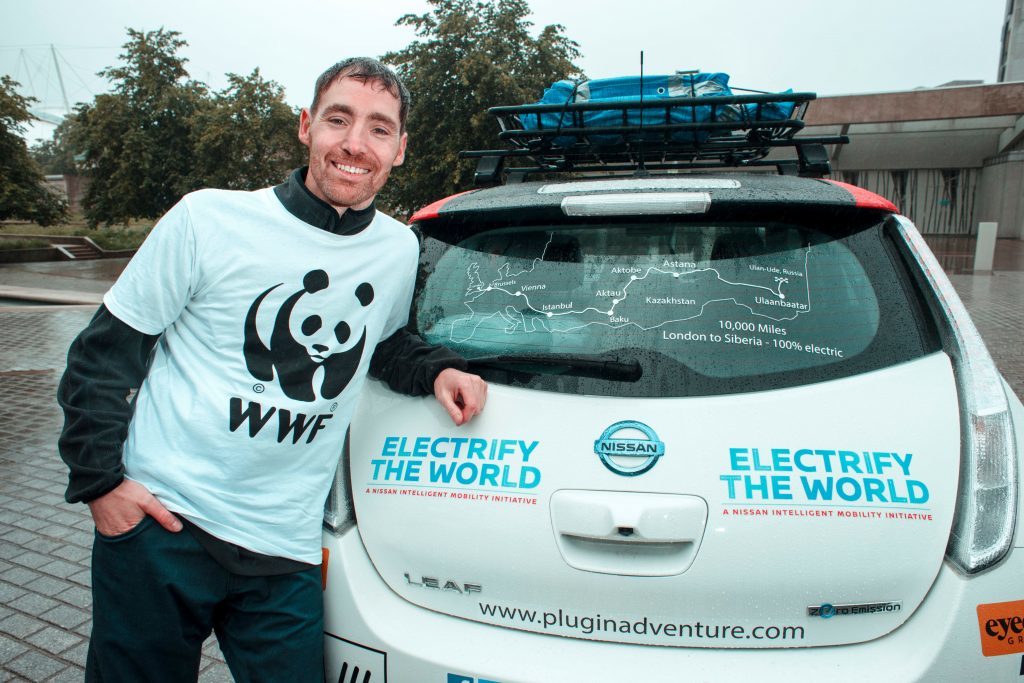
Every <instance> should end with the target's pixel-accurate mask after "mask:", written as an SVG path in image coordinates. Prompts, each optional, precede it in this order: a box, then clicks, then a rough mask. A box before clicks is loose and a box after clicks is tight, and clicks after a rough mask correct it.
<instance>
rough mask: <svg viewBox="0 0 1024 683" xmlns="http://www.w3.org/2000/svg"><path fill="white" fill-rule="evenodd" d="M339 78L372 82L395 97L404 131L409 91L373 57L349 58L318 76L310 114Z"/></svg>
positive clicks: (396, 76)
mask: <svg viewBox="0 0 1024 683" xmlns="http://www.w3.org/2000/svg"><path fill="white" fill-rule="evenodd" d="M339 78H354V79H356V80H357V81H362V82H363V83H367V82H370V81H373V82H374V83H375V84H377V85H379V86H380V87H382V88H384V89H385V90H387V91H388V92H389V93H391V94H392V95H394V96H395V97H397V98H398V101H399V103H400V104H399V108H398V122H399V124H400V125H401V127H402V130H403V131H404V130H405V120H406V118H408V116H409V101H410V98H409V91H408V89H406V87H405V84H404V83H402V80H401V79H400V78H399V77H398V74H396V73H395V72H394V71H392V70H391V69H389V68H388V67H387V66H385V65H384V64H382V63H381V62H379V61H378V60H376V59H374V58H373V57H350V58H349V59H343V60H342V61H340V62H338V63H337V64H335V65H334V66H332V67H331V68H329V69H328V70H327V71H325V72H323V73H322V74H320V78H318V79H316V89H315V90H314V92H313V104H312V105H311V106H310V108H309V111H310V113H315V112H316V108H317V107H318V106H319V105H320V97H321V96H322V95H323V94H324V91H325V90H327V89H328V88H330V87H331V85H332V84H333V83H334V82H335V81H336V80H338V79H339Z"/></svg>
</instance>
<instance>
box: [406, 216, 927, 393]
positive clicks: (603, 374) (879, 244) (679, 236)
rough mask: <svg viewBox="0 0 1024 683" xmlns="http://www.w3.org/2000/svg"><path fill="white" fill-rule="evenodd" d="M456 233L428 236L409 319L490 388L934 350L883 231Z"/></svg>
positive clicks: (734, 387)
mask: <svg viewBox="0 0 1024 683" xmlns="http://www.w3.org/2000/svg"><path fill="white" fill-rule="evenodd" d="M454 242H455V243H454V244H449V243H448V242H447V241H442V240H439V239H437V238H434V237H430V236H429V235H428V236H425V237H424V244H423V263H422V264H421V265H422V266H423V270H422V271H421V277H420V281H419V285H418V287H417V292H416V296H415V300H414V304H413V322H414V326H415V327H416V328H417V330H418V332H419V333H420V334H421V335H422V336H423V337H424V338H425V339H427V340H428V341H430V342H433V343H438V344H444V345H446V346H448V347H450V348H452V349H454V350H456V351H458V352H459V353H461V354H463V355H464V356H466V357H467V358H469V359H471V360H472V361H473V369H474V371H476V372H479V373H481V374H482V375H483V376H484V377H485V378H486V379H488V380H489V381H492V382H501V383H507V384H513V385H521V386H529V387H533V388H536V389H543V390H550V391H562V392H569V393H585V394H595V395H623V396H701V395H713V394H723V393H733V392H743V391H757V390H764V389H771V388H780V387H784V386H793V385H797V384H805V383H811V382H818V381H824V380H828V379H835V378H838V377H844V376H849V375H852V374H856V373H861V372H868V371H871V370H876V369H879V368H882V367H886V366H889V365H892V364H896V363H900V362H904V361H906V360H910V359H912V358H916V357H919V356H921V355H924V354H925V353H928V352H931V351H934V350H937V349H938V344H937V342H935V341H934V340H933V339H931V337H932V335H930V334H927V333H926V332H925V330H927V329H928V327H927V325H926V324H925V323H924V321H923V320H922V318H923V314H922V311H921V309H920V308H919V306H918V305H917V303H916V302H915V301H914V300H913V299H914V297H913V295H912V294H911V292H912V291H913V290H912V287H911V286H910V284H909V280H908V279H907V278H906V276H905V273H902V272H901V270H900V266H899V261H898V259H896V258H894V257H893V256H892V254H893V251H892V250H891V249H889V248H888V247H887V246H886V238H885V235H884V231H883V228H882V226H881V225H879V224H875V225H869V226H861V227H860V228H857V229H851V230H848V231H847V234H840V235H836V229H835V226H828V230H827V231H826V230H824V229H821V228H817V227H815V226H808V225H803V224H799V225H798V224H790V223H780V222H773V223H757V222H714V223H710V224H700V223H666V222H662V223H632V224H623V223H620V224H611V225H609V224H600V225H571V226H566V225H534V226H516V227H498V228H494V229H490V230H484V231H481V232H477V233H475V234H471V235H467V236H465V237H464V238H461V239H456V240H454Z"/></svg>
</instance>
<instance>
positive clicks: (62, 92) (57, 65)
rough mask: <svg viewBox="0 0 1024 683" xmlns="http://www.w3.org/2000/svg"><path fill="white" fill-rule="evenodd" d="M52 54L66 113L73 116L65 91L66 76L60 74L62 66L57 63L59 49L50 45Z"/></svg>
mask: <svg viewBox="0 0 1024 683" xmlns="http://www.w3.org/2000/svg"><path fill="white" fill-rule="evenodd" d="M50 54H51V55H53V68H55V69H56V70H57V82H58V83H60V96H61V97H62V98H64V113H65V114H71V107H70V106H68V94H67V92H65V90H64V76H63V75H61V73H60V64H59V63H58V62H57V49H56V48H55V47H54V46H53V43H50Z"/></svg>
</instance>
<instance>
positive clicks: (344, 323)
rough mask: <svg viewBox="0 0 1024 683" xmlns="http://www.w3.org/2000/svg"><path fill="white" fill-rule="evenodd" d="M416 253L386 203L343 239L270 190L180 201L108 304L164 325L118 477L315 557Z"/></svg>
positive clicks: (133, 318)
mask: <svg viewBox="0 0 1024 683" xmlns="http://www.w3.org/2000/svg"><path fill="white" fill-rule="evenodd" d="M417 254H418V246H417V241H416V238H415V236H414V235H413V234H412V232H411V231H410V230H409V229H408V228H407V227H405V226H404V225H402V224H401V223H399V222H398V221H395V220H393V219H391V218H389V217H387V216H385V215H383V214H381V213H377V214H376V217H375V218H374V220H373V222H372V223H371V224H370V225H369V226H368V227H366V228H365V229H364V230H363V231H361V232H359V233H357V234H355V235H350V236H342V235H334V234H332V233H330V232H327V231H325V230H321V229H319V228H316V227H313V226H311V225H309V224H307V223H305V222H303V221H301V220H299V219H298V218H296V217H294V216H293V215H292V214H290V213H289V212H288V211H287V210H286V209H285V208H284V206H282V205H281V202H280V201H279V200H278V199H277V197H276V196H275V195H274V192H273V190H272V189H265V190H259V191H256V192H228V191H223V190H203V191H200V192H195V193H193V194H190V195H187V196H186V197H184V198H183V199H182V200H181V201H180V202H179V203H178V204H177V205H176V206H175V207H174V208H172V209H171V210H170V211H169V212H168V213H167V215H166V216H164V217H163V219H161V220H160V222H159V223H158V224H157V225H156V227H154V228H153V231H152V233H151V234H150V235H149V237H148V238H147V239H146V241H145V243H144V244H143V245H142V247H141V248H140V249H139V251H138V253H137V254H136V256H135V258H133V259H132V260H131V262H130V263H129V264H128V267H127V268H126V269H125V271H124V273H123V274H122V275H121V277H120V278H119V279H118V281H117V283H116V284H115V285H114V287H113V288H112V289H111V290H110V291H109V292H107V294H106V296H105V297H104V299H103V301H104V303H105V304H106V306H107V308H108V309H109V310H110V312H111V313H113V314H114V315H115V316H117V317H118V318H120V319H121V320H123V321H124V322H126V323H127V324H128V325H130V326H131V327H133V328H135V329H137V330H139V331H140V332H144V333H146V334H154V335H155V334H160V333H163V336H162V337H161V338H160V340H159V342H158V343H157V345H156V348H155V350H154V355H153V358H152V362H151V365H150V368H149V372H148V374H147V375H146V379H145V381H144V382H143V384H142V387H141V388H140V390H139V393H138V397H137V400H136V405H135V413H134V416H133V418H132V421H131V424H130V426H129V430H128V438H127V441H126V442H125V446H124V463H125V469H126V474H127V476H128V477H129V478H130V479H133V480H135V481H138V482H139V483H141V484H142V485H144V486H145V487H146V488H148V489H149V490H150V491H152V492H153V494H154V495H155V496H156V497H157V498H158V499H159V500H160V502H162V503H163V504H164V505H165V506H167V507H168V508H169V509H170V510H172V511H174V512H176V513H179V514H181V515H183V516H185V517H186V518H188V519H189V520H191V521H192V522H194V523H195V524H196V525H198V526H199V527H201V528H202V529H205V530H206V531H208V532H209V533H211V534H213V535H214V536H217V537H218V538H221V539H224V540H226V541H230V542H232V543H236V544H238V545H241V546H243V547H245V548H249V549H250V550H254V551H256V552H259V553H263V554H266V555H272V556H276V557H287V558H291V559H295V560H300V561H303V562H309V563H314V564H318V563H319V562H320V554H321V553H320V545H321V544H320V526H321V520H322V518H323V504H324V499H325V498H326V495H327V491H328V489H329V487H330V484H331V480H332V477H333V475H334V471H335V467H336V465H337V462H338V457H339V455H340V453H341V449H342V442H343V439H344V435H345V430H346V429H347V427H348V422H349V418H350V416H351V413H352V409H353V407H354V402H355V399H356V397H357V395H358V394H359V390H360V388H361V387H362V384H363V382H364V379H365V376H366V370H367V368H368V366H369V363H370V357H371V356H372V354H373V350H374V348H375V346H376V345H377V342H378V341H380V340H381V339H385V338H387V337H388V336H390V335H391V334H393V333H394V332H395V331H397V330H398V329H399V328H401V327H402V326H404V325H405V323H406V321H407V316H408V310H409V303H410V300H411V297H412V290H413V286H414V283H415V276H416V265H417Z"/></svg>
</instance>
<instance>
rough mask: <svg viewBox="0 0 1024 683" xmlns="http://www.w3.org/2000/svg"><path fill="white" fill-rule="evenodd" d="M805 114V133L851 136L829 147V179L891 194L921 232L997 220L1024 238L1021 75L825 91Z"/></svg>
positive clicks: (962, 231)
mask: <svg viewBox="0 0 1024 683" xmlns="http://www.w3.org/2000/svg"><path fill="white" fill-rule="evenodd" d="M1012 2H1013V0H1011V4H1012ZM1016 2H1017V3H1019V4H1024V0H1016ZM1014 11H1017V10H1014ZM1018 14H1019V12H1018ZM1019 35H1021V36H1022V38H1024V30H1021V31H1020V32H1019ZM1011 66H1012V64H1011ZM805 121H806V124H807V127H806V128H805V129H804V131H803V132H802V133H801V135H822V134H843V135H848V136H849V137H850V143H849V144H848V145H837V146H835V147H834V148H832V149H830V150H829V152H830V157H831V161H832V177H833V178H836V179H838V180H843V181H845V182H850V183H853V184H855V185H859V186H861V187H864V188H865V189H868V190H872V191H874V192H877V193H879V194H881V195H883V196H885V197H887V198H888V199H890V200H892V201H893V202H894V203H895V204H896V205H897V206H898V207H899V208H900V210H901V211H902V212H903V213H905V214H906V215H908V216H909V217H910V218H911V219H912V220H913V221H914V222H915V223H916V224H917V226H918V227H919V228H920V229H921V231H922V232H923V233H925V234H942V235H959V236H969V235H973V234H974V233H975V232H976V231H977V225H978V223H979V222H981V221H995V222H997V223H998V224H999V237H1001V238H1015V239H1024V82H1007V83H997V84H990V85H973V84H972V85H959V84H949V85H948V86H940V87H937V88H929V89H919V90H912V91H908V92H895V93H874V94H865V95H845V96H838V97H824V98H821V99H819V100H817V101H815V102H813V103H811V106H810V107H809V109H808V112H807V116H806V118H805Z"/></svg>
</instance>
